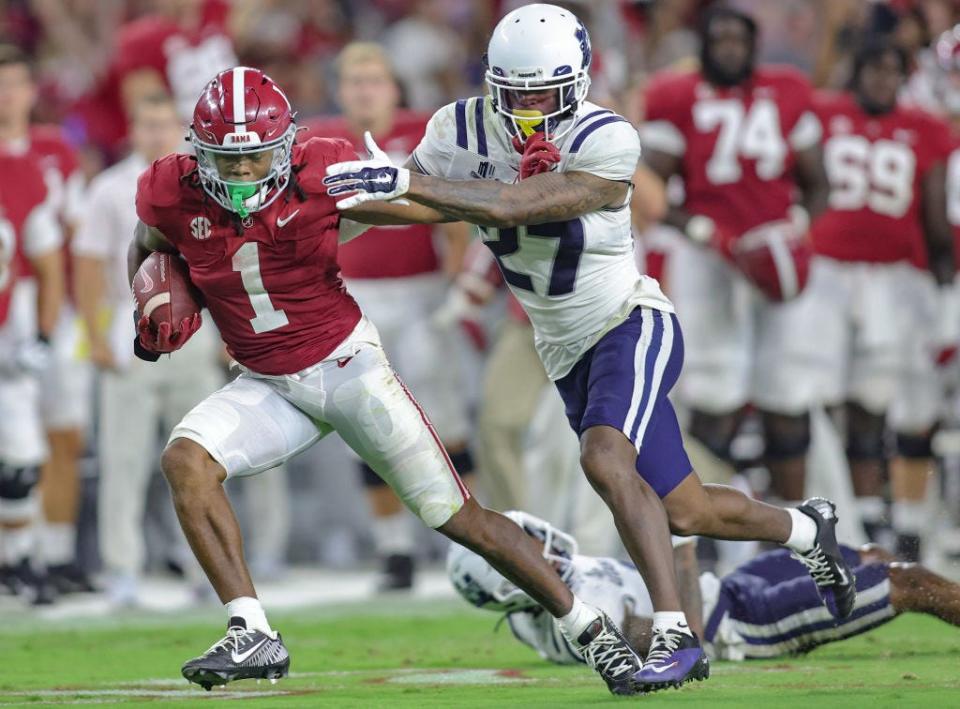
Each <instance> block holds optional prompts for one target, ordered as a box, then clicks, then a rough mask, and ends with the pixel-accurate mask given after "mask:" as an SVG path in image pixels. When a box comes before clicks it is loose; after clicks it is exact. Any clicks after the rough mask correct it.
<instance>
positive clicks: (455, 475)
mask: <svg viewBox="0 0 960 709" xmlns="http://www.w3.org/2000/svg"><path fill="white" fill-rule="evenodd" d="M393 376H394V377H396V380H397V383H398V384H399V385H400V388H402V389H403V393H404V394H406V395H407V398H408V399H410V401H411V402H413V405H414V406H416V407H417V411H419V412H420V418H421V419H423V423H424V425H425V426H426V427H427V430H428V431H430V435H431V436H433V440H434V442H436V444H437V447H438V448H439V449H440V452H441V453H443V459H444V460H445V461H447V467H448V468H449V469H450V472H451V473H452V474H453V479H454V480H455V481H456V482H457V487H458V488H459V489H460V494H461V495H463V499H464V501H466V500H469V499H470V491H469V490H468V489H467V486H466V485H464V484H463V480H461V479H460V475H459V474H458V473H457V469H456V468H455V467H453V462H451V460H450V456H449V455H447V449H446V447H445V446H444V445H443V443H442V442H441V441H440V437H439V436H438V435H437V431H436V429H435V428H434V427H433V424H432V423H430V419H429V418H427V414H426V412H425V411H424V410H423V407H421V406H420V402H418V401H417V400H416V399H415V398H414V396H413V394H411V393H410V390H409V389H407V385H406V384H404V383H403V380H402V379H401V378H400V375H399V374H397V372H396V371H395V370H394V371H393Z"/></svg>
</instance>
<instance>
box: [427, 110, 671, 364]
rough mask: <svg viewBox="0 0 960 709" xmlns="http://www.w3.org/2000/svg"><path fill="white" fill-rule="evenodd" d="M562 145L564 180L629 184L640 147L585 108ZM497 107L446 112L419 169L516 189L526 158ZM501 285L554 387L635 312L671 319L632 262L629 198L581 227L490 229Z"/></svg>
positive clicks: (603, 115) (620, 126) (611, 121)
mask: <svg viewBox="0 0 960 709" xmlns="http://www.w3.org/2000/svg"><path fill="white" fill-rule="evenodd" d="M574 120H575V123H574V126H573V128H572V129H571V130H570V131H568V132H567V133H566V134H565V135H564V136H562V137H561V138H560V139H559V140H558V141H557V142H556V146H557V148H558V149H559V150H560V154H561V160H560V163H559V164H558V166H557V168H556V169H557V170H559V171H560V172H573V171H582V172H588V173H590V174H593V175H597V176H598V177H602V178H605V179H608V180H616V181H619V182H625V183H629V182H630V181H631V179H632V177H633V173H634V171H635V170H636V167H637V161H638V160H639V158H640V140H639V137H638V136H637V132H636V130H634V128H633V127H632V126H631V125H630V123H629V122H627V121H626V119H624V118H622V117H621V116H618V115H617V114H616V113H614V112H613V111H611V110H609V109H605V108H601V107H600V106H597V105H595V104H592V103H589V102H585V103H584V104H583V106H582V107H581V109H580V111H579V112H578V114H577V117H576V118H575V119H574ZM502 121H503V119H502V117H501V116H500V115H499V114H497V113H496V111H495V110H494V109H493V107H492V105H491V103H490V99H489V98H483V97H474V98H470V99H463V100H460V101H457V102H456V103H452V104H449V105H447V106H444V107H443V108H441V109H440V110H439V111H437V112H436V113H435V114H434V116H433V118H431V119H430V123H429V124H428V126H427V132H426V135H425V136H424V138H423V140H422V141H421V142H420V145H418V146H417V148H416V150H415V151H414V153H413V161H414V163H415V165H416V167H417V169H418V170H420V171H421V172H423V173H424V174H426V175H434V176H437V177H445V178H449V179H454V180H467V179H492V180H498V181H500V182H506V183H513V182H516V181H517V178H518V170H519V165H520V155H519V154H518V153H517V151H516V150H515V149H514V148H513V145H512V143H511V140H510V136H508V135H507V131H506V130H505V129H504V125H503V122H502ZM481 234H482V237H483V240H484V242H485V243H486V244H487V246H489V247H490V250H491V251H493V253H494V254H495V255H496V257H497V261H498V262H499V265H500V269H501V271H502V272H503V276H504V280H506V282H507V284H508V285H509V286H510V289H511V290H512V291H513V294H514V295H515V296H516V298H517V300H519V301H520V303H521V304H522V305H523V307H524V310H526V312H527V314H528V315H529V317H530V321H531V323H532V324H533V329H534V333H535V335H536V345H537V351H538V352H539V354H540V358H541V359H542V360H543V364H544V367H545V368H546V370H547V374H548V375H549V377H550V378H551V379H554V380H556V379H560V378H562V377H563V376H565V375H566V374H567V373H568V372H569V371H570V370H571V369H572V368H573V366H574V365H575V364H576V363H577V361H578V360H579V359H580V358H581V357H582V356H583V355H584V353H585V352H586V351H587V350H588V349H590V347H592V346H593V345H594V344H595V343H596V342H597V340H599V339H600V338H601V337H602V336H603V335H604V334H606V333H607V332H609V331H610V330H611V329H613V328H614V327H616V326H617V325H619V324H620V323H621V322H623V321H624V320H626V318H627V317H628V316H629V314H630V312H631V311H632V310H633V309H634V308H636V307H637V306H645V307H649V308H655V309H657V310H664V311H667V312H673V305H672V303H671V302H670V301H669V300H668V299H667V297H666V296H665V295H664V294H663V292H662V291H661V290H660V285H659V284H658V283H657V281H656V280H654V279H652V278H650V277H648V276H642V275H640V273H639V272H638V270H637V266H636V263H635V261H634V256H633V235H632V233H631V223H630V200H629V195H628V197H627V199H626V200H625V202H624V204H622V205H619V206H614V207H607V208H603V209H598V210H596V211H593V212H589V213H587V214H584V215H581V216H580V217H577V218H575V219H571V220H567V221H561V222H553V223H547V224H537V225H529V226H518V227H515V228H509V229H496V228H490V227H488V228H484V229H482V230H481Z"/></svg>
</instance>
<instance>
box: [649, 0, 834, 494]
mask: <svg viewBox="0 0 960 709" xmlns="http://www.w3.org/2000/svg"><path fill="white" fill-rule="evenodd" d="M756 35H757V28H756V24H755V23H754V21H753V19H752V18H750V17H749V16H747V15H744V14H742V13H740V12H739V11H737V10H734V9H731V8H726V7H719V8H716V9H714V10H711V11H709V12H707V13H706V14H705V16H704V18H703V23H702V25H701V68H700V69H699V70H697V71H691V72H686V73H670V72H667V73H664V74H661V75H659V76H657V77H654V78H653V79H652V80H651V82H650V85H649V87H648V91H647V96H646V111H647V113H646V122H645V123H644V124H642V125H641V127H640V138H641V143H642V145H643V159H644V160H645V161H646V163H647V164H648V165H649V166H650V167H651V168H653V170H654V171H655V172H657V173H658V174H659V175H660V176H661V177H662V178H663V179H664V180H667V179H669V178H670V177H671V176H674V175H679V176H681V177H682V178H683V183H684V201H683V203H682V204H681V205H678V206H675V207H672V208H671V209H670V210H669V212H668V214H667V217H666V219H665V221H666V223H667V224H669V225H671V226H674V227H676V228H677V229H679V230H680V231H681V232H683V233H684V234H685V235H686V236H687V237H689V239H688V243H683V244H680V245H678V248H677V249H676V251H675V252H674V253H672V254H671V258H670V263H669V266H668V269H669V279H670V292H671V297H672V298H673V299H674V300H675V301H676V304H677V310H678V312H679V313H680V314H681V315H682V316H683V318H684V320H685V322H686V323H687V328H686V333H687V340H686V345H687V368H686V371H685V373H684V378H683V379H681V381H680V384H679V387H678V398H679V400H680V401H681V402H682V403H683V404H685V405H686V406H688V407H689V408H690V409H691V421H690V424H689V433H690V434H691V435H692V436H693V437H695V438H696V439H698V441H699V442H701V443H702V444H703V445H704V446H705V447H706V449H707V450H710V451H712V452H713V453H714V454H715V455H716V456H717V457H719V458H720V459H723V460H729V455H730V450H729V447H730V441H731V439H732V436H733V435H734V433H735V431H736V428H737V427H738V425H739V414H740V412H741V411H742V410H743V407H744V406H745V405H746V404H747V403H750V402H752V403H753V404H755V405H756V406H757V407H758V408H759V409H760V410H761V412H762V414H763V422H764V432H765V434H766V457H767V462H768V465H769V467H770V470H771V473H772V476H773V487H774V490H775V491H776V493H777V494H778V496H779V497H780V498H781V499H782V500H784V501H785V502H789V501H794V500H799V499H802V498H803V480H804V475H805V460H806V452H807V448H808V445H809V417H808V413H807V412H808V410H809V408H810V406H811V405H812V404H813V403H814V402H815V401H816V393H815V392H814V391H812V390H810V388H809V387H807V386H805V379H804V377H803V376H802V373H800V375H799V376H798V374H797V373H796V372H795V371H794V368H793V366H792V365H793V363H791V362H790V361H788V360H787V359H785V358H784V357H783V356H782V353H783V347H782V346H783V344H784V343H785V341H787V340H789V339H803V340H807V339H810V335H811V333H810V330H809V327H808V326H805V325H804V324H803V323H796V322H794V321H793V320H794V318H793V311H794V310H796V301H793V302H788V303H778V302H772V301H770V300H768V299H767V298H765V297H763V296H762V295H761V294H760V293H758V292H757V291H755V290H754V289H752V288H751V287H750V285H749V283H748V282H747V280H746V279H744V278H742V277H741V276H740V274H738V273H737V271H736V269H734V268H733V267H731V265H730V260H731V259H732V255H733V253H735V252H737V250H738V248H739V247H740V246H741V245H742V244H744V243H746V242H747V240H748V235H759V234H761V233H763V231H764V230H766V229H774V228H775V229H781V230H783V232H785V233H786V234H788V235H789V239H790V243H793V244H796V245H798V246H800V245H802V244H803V243H804V242H803V234H804V232H805V231H806V225H807V223H808V221H809V219H810V218H811V217H816V216H817V215H818V214H819V213H820V211H822V209H823V207H824V206H825V202H826V178H825V175H824V172H823V165H822V160H821V152H820V146H819V140H820V134H821V130H820V125H819V122H818V121H817V118H816V116H815V115H814V113H813V107H812V93H811V92H812V89H811V86H810V84H809V82H808V81H807V79H806V78H805V77H804V76H802V75H801V74H800V73H799V72H797V71H795V70H793V69H790V68H785V67H770V66H760V67H757V66H755V64H754V57H755V52H756V44H757V36H756ZM798 192H799V193H800V194H801V196H802V200H801V202H800V203H799V204H794V198H795V194H797V193H798ZM771 251H772V253H773V256H774V259H773V261H774V265H775V266H776V268H775V269H773V270H775V271H776V272H777V273H778V275H779V272H780V269H781V266H784V265H786V266H787V267H788V268H787V270H786V273H791V272H792V269H791V268H790V267H791V254H789V253H787V252H786V250H784V251H783V254H782V255H783V257H784V258H779V257H777V254H776V253H775V252H774V250H773V249H772V250H771ZM796 267H797V268H799V267H800V264H796Z"/></svg>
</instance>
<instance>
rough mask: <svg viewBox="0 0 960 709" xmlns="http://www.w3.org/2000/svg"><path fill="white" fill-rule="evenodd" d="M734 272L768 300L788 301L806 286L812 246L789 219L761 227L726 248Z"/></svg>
mask: <svg viewBox="0 0 960 709" xmlns="http://www.w3.org/2000/svg"><path fill="white" fill-rule="evenodd" d="M730 252H731V258H732V260H733V263H734V265H735V266H736V267H737V269H738V270H739V271H740V273H742V274H743V275H744V277H746V279H747V280H748V281H750V282H751V283H752V284H753V285H754V287H755V288H757V289H758V290H759V291H760V292H761V293H763V294H764V295H765V296H766V297H767V298H768V299H770V300H772V301H777V302H779V301H784V300H792V299H793V298H796V297H797V296H798V295H800V293H801V292H802V291H803V289H804V288H805V287H806V285H807V278H808V277H809V275H810V260H811V259H812V258H813V244H811V243H810V238H809V236H808V235H807V233H806V231H805V230H801V229H798V228H797V225H796V224H794V223H793V222H792V221H790V220H781V221H776V222H770V223H768V224H761V225H760V226H758V227H754V228H753V229H751V230H749V231H747V232H745V233H744V234H743V235H742V236H741V237H740V238H739V239H737V240H736V241H734V242H733V244H732V246H731V247H730Z"/></svg>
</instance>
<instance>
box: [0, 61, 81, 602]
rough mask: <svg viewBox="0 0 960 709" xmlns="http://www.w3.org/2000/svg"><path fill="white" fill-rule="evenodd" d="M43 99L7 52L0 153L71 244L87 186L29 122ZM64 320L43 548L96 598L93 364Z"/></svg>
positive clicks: (58, 578)
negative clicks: (88, 450)
mask: <svg viewBox="0 0 960 709" xmlns="http://www.w3.org/2000/svg"><path fill="white" fill-rule="evenodd" d="M36 96H37V87H36V82H35V81H34V78H33V67H32V66H31V62H30V60H29V58H28V57H27V56H26V55H25V54H24V53H23V51H22V50H21V49H19V48H18V47H15V46H13V45H0V153H3V154H5V155H9V156H11V157H17V158H23V159H26V160H29V161H30V162H33V163H35V164H36V165H37V167H38V168H39V169H40V171H41V173H42V174H43V177H44V181H45V183H46V188H47V189H46V193H47V198H46V199H47V203H48V205H49V207H50V209H52V210H53V211H54V213H55V216H56V217H57V218H58V219H59V220H60V222H61V225H62V227H64V229H65V234H64V235H65V237H66V240H69V237H70V228H71V226H72V224H73V222H74V219H75V217H76V214H77V210H78V209H79V203H80V200H81V195H82V192H83V187H84V178H83V174H82V173H81V170H80V165H79V161H78V158H77V155H76V152H75V151H74V149H73V147H72V146H71V145H70V144H69V143H67V141H66V138H65V137H64V136H63V134H62V132H61V131H60V129H59V127H56V126H39V125H31V123H30V114H31V111H32V110H33V105H34V103H35V101H36ZM61 262H62V263H63V264H65V268H66V273H65V277H66V278H67V280H68V292H69V279H70V270H71V269H70V267H69V258H67V257H65V258H63V259H62V261H61ZM20 269H21V272H22V274H23V276H24V277H23V279H21V281H20V282H19V283H18V289H24V290H25V291H26V293H25V297H24V298H21V299H18V302H20V303H23V304H24V306H25V307H24V308H18V309H17V312H15V313H14V317H17V318H22V319H23V320H24V323H25V325H24V326H25V327H29V328H33V329H36V312H35V309H34V308H33V307H32V304H33V295H32V293H31V291H32V290H33V289H34V287H35V279H34V278H33V268H32V266H31V264H30V263H29V261H28V260H27V259H26V257H25V256H23V255H22V254H21V261H20ZM60 313H61V315H60V321H59V322H58V323H57V326H56V328H54V330H53V332H52V333H51V338H50V348H51V351H50V356H49V360H50V365H49V366H48V367H47V369H46V370H45V371H44V373H43V375H42V376H41V378H40V388H41V394H40V406H41V414H42V416H43V420H44V426H45V428H46V430H47V442H48V445H49V448H50V456H49V458H48V459H47V461H46V463H45V464H44V466H43V471H42V475H41V482H40V487H41V489H42V493H41V495H40V497H41V500H42V505H43V517H44V519H45V522H46V523H45V525H43V527H42V532H41V534H42V539H43V541H42V544H41V548H42V549H43V554H44V557H45V559H46V561H47V563H48V565H49V567H50V574H51V577H52V578H53V580H54V582H55V583H56V584H57V586H58V588H59V589H60V590H61V591H63V592H68V591H91V590H93V586H92V584H91V582H90V579H89V578H88V576H87V575H86V573H85V572H84V571H83V570H82V569H80V567H79V566H77V564H76V560H75V559H76V523H77V514H78V513H79V494H80V477H79V470H78V460H79V457H80V455H81V454H82V453H83V445H84V444H83V438H84V429H85V427H86V424H87V423H88V421H89V415H90V409H91V406H92V404H91V399H90V384H91V372H90V368H89V366H88V363H87V362H86V360H84V359H81V358H80V357H78V355H77V350H78V337H79V333H80V324H79V321H78V318H77V314H76V311H75V309H74V308H73V306H72V304H71V302H70V301H69V300H67V301H66V302H65V303H64V307H63V308H61V310H60Z"/></svg>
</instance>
